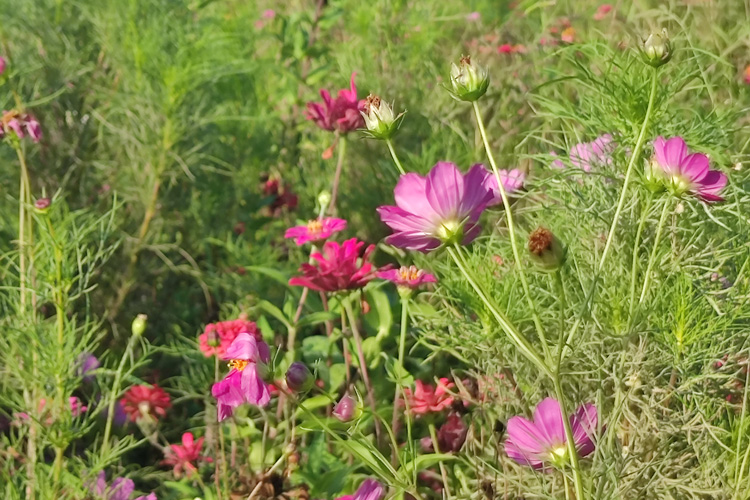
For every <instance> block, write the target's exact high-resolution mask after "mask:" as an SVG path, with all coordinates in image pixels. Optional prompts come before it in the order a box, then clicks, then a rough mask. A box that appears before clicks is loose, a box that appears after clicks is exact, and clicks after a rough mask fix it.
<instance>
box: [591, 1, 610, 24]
mask: <svg viewBox="0 0 750 500" xmlns="http://www.w3.org/2000/svg"><path fill="white" fill-rule="evenodd" d="M611 11H612V5H610V4H608V3H605V4H602V5H600V6H599V8H598V9H596V14H594V21H601V20H602V19H604V18H605V17H607V14H609V13H610V12H611Z"/></svg>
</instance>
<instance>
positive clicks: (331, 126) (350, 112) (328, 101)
mask: <svg viewBox="0 0 750 500" xmlns="http://www.w3.org/2000/svg"><path fill="white" fill-rule="evenodd" d="M355 75H356V73H352V79H351V88H350V89H349V90H347V89H342V90H339V94H338V96H337V97H336V99H333V98H332V97H331V94H330V93H329V92H328V91H327V90H325V89H323V90H321V91H320V96H321V97H322V98H323V103H322V104H321V103H317V102H308V103H307V113H306V117H307V119H308V120H312V121H314V122H315V124H316V125H317V126H318V127H320V128H322V129H323V130H329V131H331V132H334V131H338V132H341V133H342V134H345V133H347V132H351V131H352V130H356V129H358V128H364V126H365V121H364V118H362V115H361V114H360V111H364V110H365V102H366V100H365V99H362V100H359V99H357V86H356V85H354V76H355Z"/></svg>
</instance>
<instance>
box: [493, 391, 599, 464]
mask: <svg viewBox="0 0 750 500" xmlns="http://www.w3.org/2000/svg"><path fill="white" fill-rule="evenodd" d="M562 419H563V415H562V411H560V403H559V402H558V401H557V400H555V399H553V398H547V399H545V400H544V401H542V402H541V403H539V405H538V406H537V407H536V410H535V411H534V421H533V422H532V421H530V420H527V419H525V418H524V417H513V418H511V419H510V420H508V439H507V440H506V441H505V452H506V453H507V454H508V456H509V457H510V458H512V459H513V460H515V461H516V462H518V463H519V464H522V465H528V466H530V467H533V468H534V469H542V468H544V467H545V464H549V463H552V464H555V465H561V464H563V463H565V461H566V460H567V458H568V457H567V454H568V449H567V444H566V443H567V440H566V438H565V427H564V424H563V420H562ZM597 423H598V413H597V410H596V406H594V405H593V404H590V403H587V404H585V405H583V406H581V407H579V408H578V410H577V411H576V412H575V414H573V415H571V416H570V425H571V427H572V431H573V441H574V442H575V446H576V450H577V451H578V455H579V456H581V457H585V456H587V455H590V454H591V453H592V452H593V451H594V448H595V446H596V445H595V442H594V434H595V432H596V430H597Z"/></svg>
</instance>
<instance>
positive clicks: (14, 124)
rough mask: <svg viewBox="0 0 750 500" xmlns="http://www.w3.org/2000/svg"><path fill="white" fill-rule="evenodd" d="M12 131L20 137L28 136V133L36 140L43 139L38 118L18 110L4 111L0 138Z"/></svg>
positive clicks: (0, 123) (1, 119) (0, 124)
mask: <svg viewBox="0 0 750 500" xmlns="http://www.w3.org/2000/svg"><path fill="white" fill-rule="evenodd" d="M11 132H12V133H13V134H14V135H16V136H17V137H18V138H19V139H23V138H24V137H26V134H28V136H29V137H30V138H31V140H32V141H34V142H39V141H40V140H41V139H42V127H41V126H40V125H39V122H38V121H37V120H36V118H34V117H33V116H31V115H30V114H28V113H26V114H24V113H20V112H18V111H16V110H12V111H3V115H2V118H0V139H2V138H3V137H5V135H6V134H9V133H11Z"/></svg>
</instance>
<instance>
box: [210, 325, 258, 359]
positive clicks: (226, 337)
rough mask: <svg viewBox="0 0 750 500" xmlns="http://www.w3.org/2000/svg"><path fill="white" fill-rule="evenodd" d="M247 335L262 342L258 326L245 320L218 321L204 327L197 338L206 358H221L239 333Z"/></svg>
mask: <svg viewBox="0 0 750 500" xmlns="http://www.w3.org/2000/svg"><path fill="white" fill-rule="evenodd" d="M243 332H245V333H249V334H250V335H252V336H253V337H255V340H262V338H261V335H260V332H259V331H258V325H256V324H255V323H254V322H252V321H247V320H245V319H242V318H240V319H234V320H231V321H219V322H218V323H209V324H208V325H206V328H205V330H203V333H201V334H200V336H199V337H198V341H199V343H200V349H201V351H202V352H203V355H204V356H206V357H207V358H210V357H211V356H218V357H219V358H222V357H223V356H224V353H225V352H226V350H227V348H228V347H229V346H230V345H231V344H232V342H234V339H236V338H237V335H239V334H240V333H243Z"/></svg>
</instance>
